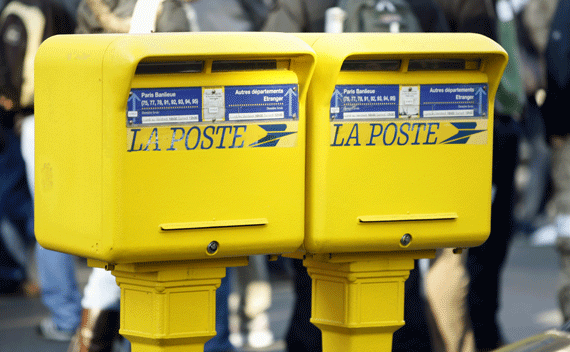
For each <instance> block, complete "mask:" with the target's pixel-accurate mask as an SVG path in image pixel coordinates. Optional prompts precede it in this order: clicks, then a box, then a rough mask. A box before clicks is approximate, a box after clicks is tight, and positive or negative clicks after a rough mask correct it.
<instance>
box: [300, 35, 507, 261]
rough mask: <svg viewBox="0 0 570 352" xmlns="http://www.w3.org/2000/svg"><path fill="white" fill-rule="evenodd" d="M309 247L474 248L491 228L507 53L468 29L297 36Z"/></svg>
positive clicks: (347, 249)
mask: <svg viewBox="0 0 570 352" xmlns="http://www.w3.org/2000/svg"><path fill="white" fill-rule="evenodd" d="M299 37H301V38H303V39H304V40H305V41H306V42H307V43H309V44H310V45H311V47H312V48H313V49H314V50H315V52H316V54H317V67H316V70H315V74H314V76H313V78H312V80H311V86H310V88H309V96H308V98H307V200H306V202H307V204H306V210H307V215H306V218H307V225H306V235H305V242H304V244H305V250H306V251H308V252H313V253H334V252H337V253H338V252H374V251H399V250H424V249H434V248H441V247H471V246H477V245H479V244H481V243H483V242H484V241H485V240H486V239H487V237H488V235H489V230H490V208H491V198H492V194H491V189H492V184H491V162H492V148H493V145H492V144H493V104H494V97H495V92H496V90H497V86H498V84H499V81H500V78H501V75H502V72H503V69H504V67H505V65H506V62H507V55H506V52H505V51H504V50H503V49H502V48H501V47H500V46H499V45H498V44H496V43H495V42H493V41H492V40H490V39H488V38H486V37H483V36H480V35H476V34H427V33H419V34H418V33H414V34H370V33H366V34H363V33H360V34H357V33H351V34H338V35H330V34H329V35H322V34H307V35H303V34H299Z"/></svg>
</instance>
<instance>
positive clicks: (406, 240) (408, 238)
mask: <svg viewBox="0 0 570 352" xmlns="http://www.w3.org/2000/svg"><path fill="white" fill-rule="evenodd" d="M410 242H412V235H410V234H409V233H407V234H405V235H404V236H402V238H401V239H400V244H401V245H402V246H404V247H406V246H408V245H409V244H410Z"/></svg>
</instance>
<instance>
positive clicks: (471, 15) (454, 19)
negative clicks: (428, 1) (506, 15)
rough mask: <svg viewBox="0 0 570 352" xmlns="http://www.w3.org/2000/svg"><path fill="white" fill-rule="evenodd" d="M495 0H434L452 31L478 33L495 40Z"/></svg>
mask: <svg viewBox="0 0 570 352" xmlns="http://www.w3.org/2000/svg"><path fill="white" fill-rule="evenodd" d="M495 1H496V0H483V1H481V0H436V2H437V3H438V4H439V6H440V7H441V9H442V10H443V13H444V16H445V18H446V19H447V23H448V26H449V29H450V30H451V31H452V32H457V33H479V34H483V35H485V36H487V37H489V38H491V39H494V40H496V39H497V24H496V17H495Z"/></svg>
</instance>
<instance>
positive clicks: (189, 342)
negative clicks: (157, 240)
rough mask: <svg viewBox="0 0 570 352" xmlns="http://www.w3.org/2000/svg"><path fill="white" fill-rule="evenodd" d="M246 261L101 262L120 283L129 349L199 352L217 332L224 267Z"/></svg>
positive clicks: (243, 258) (124, 331)
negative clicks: (218, 292) (107, 263)
mask: <svg viewBox="0 0 570 352" xmlns="http://www.w3.org/2000/svg"><path fill="white" fill-rule="evenodd" d="M247 263H248V258H247V257H240V258H231V259H212V260H195V261H182V262H156V263H136V264H119V265H115V266H106V268H107V269H110V270H112V273H113V275H114V276H115V277H116V278H117V283H118V284H119V286H120V287H121V330H120V333H121V335H123V336H124V337H126V338H127V339H128V340H129V341H130V342H131V344H132V350H133V352H177V351H184V352H193V351H196V352H197V351H204V344H205V343H206V342H207V341H208V340H209V339H211V338H212V337H214V336H215V335H216V289H217V288H218V287H220V283H221V279H222V278H223V277H224V276H226V268H227V267H230V266H245V265H247ZM99 264H100V263H99V262H96V261H90V262H89V265H91V266H103V265H99Z"/></svg>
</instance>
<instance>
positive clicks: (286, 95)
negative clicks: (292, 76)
mask: <svg viewBox="0 0 570 352" xmlns="http://www.w3.org/2000/svg"><path fill="white" fill-rule="evenodd" d="M294 96H295V97H296V96H297V93H295V92H294V91H293V89H291V88H289V90H288V91H287V93H285V98H289V117H291V116H293V97H294Z"/></svg>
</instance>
